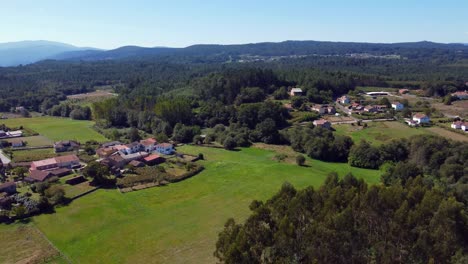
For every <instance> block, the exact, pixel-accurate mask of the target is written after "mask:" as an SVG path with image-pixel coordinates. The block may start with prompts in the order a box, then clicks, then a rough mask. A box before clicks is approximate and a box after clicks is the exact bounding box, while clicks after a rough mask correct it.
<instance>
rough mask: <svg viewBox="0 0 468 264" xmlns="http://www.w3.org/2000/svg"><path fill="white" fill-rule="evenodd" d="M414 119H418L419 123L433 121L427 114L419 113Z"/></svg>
mask: <svg viewBox="0 0 468 264" xmlns="http://www.w3.org/2000/svg"><path fill="white" fill-rule="evenodd" d="M413 121H416V122H417V123H418V124H428V123H429V122H431V119H430V118H429V116H427V115H425V114H419V113H418V114H415V115H414V116H413Z"/></svg>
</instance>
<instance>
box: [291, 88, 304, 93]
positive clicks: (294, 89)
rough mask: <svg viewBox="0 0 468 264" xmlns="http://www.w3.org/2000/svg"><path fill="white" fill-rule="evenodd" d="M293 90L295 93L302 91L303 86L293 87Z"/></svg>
mask: <svg viewBox="0 0 468 264" xmlns="http://www.w3.org/2000/svg"><path fill="white" fill-rule="evenodd" d="M291 92H293V93H302V89H301V88H292V89H291Z"/></svg>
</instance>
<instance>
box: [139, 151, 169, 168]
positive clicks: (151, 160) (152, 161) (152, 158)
mask: <svg viewBox="0 0 468 264" xmlns="http://www.w3.org/2000/svg"><path fill="white" fill-rule="evenodd" d="M143 160H144V161H145V162H146V164H148V165H150V166H151V165H156V164H161V163H163V162H164V161H166V159H165V158H163V157H161V156H159V155H157V154H151V155H149V156H148V157H146V158H144V159H143Z"/></svg>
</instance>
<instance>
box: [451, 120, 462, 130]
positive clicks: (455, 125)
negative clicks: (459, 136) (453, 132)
mask: <svg viewBox="0 0 468 264" xmlns="http://www.w3.org/2000/svg"><path fill="white" fill-rule="evenodd" d="M462 124H463V122H462V121H455V122H453V123H452V124H451V125H450V127H451V128H453V129H461V126H462Z"/></svg>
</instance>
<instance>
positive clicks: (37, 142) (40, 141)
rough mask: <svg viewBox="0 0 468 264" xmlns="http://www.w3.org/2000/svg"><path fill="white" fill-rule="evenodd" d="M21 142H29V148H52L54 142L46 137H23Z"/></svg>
mask: <svg viewBox="0 0 468 264" xmlns="http://www.w3.org/2000/svg"><path fill="white" fill-rule="evenodd" d="M13 140H16V139H7V140H6V141H9V142H11V141H13ZM21 140H23V141H24V142H27V145H26V146H27V147H39V146H41V147H42V146H52V145H53V144H54V142H53V141H52V140H50V139H48V138H46V137H44V136H31V137H22V138H21Z"/></svg>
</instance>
